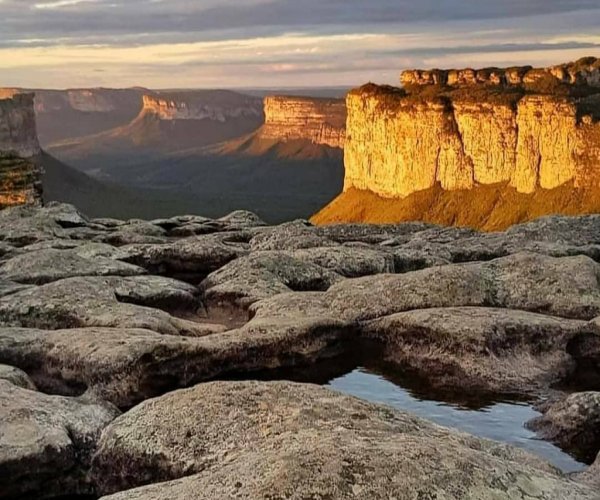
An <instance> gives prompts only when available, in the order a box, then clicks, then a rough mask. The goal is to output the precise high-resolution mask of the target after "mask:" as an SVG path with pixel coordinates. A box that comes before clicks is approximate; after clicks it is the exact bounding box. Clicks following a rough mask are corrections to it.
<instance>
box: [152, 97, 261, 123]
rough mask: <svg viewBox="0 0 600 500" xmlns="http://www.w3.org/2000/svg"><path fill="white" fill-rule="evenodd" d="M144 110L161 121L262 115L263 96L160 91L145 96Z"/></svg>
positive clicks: (214, 119)
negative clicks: (261, 99)
mask: <svg viewBox="0 0 600 500" xmlns="http://www.w3.org/2000/svg"><path fill="white" fill-rule="evenodd" d="M142 113H150V114H155V115H157V116H158V117H159V118H160V119H161V120H212V121H217V122H225V121H227V120H229V119H231V118H241V117H257V118H262V115H263V109H262V103H261V101H260V99H259V98H257V97H251V96H247V95H243V94H237V93H234V92H228V91H197V92H192V91H190V92H170V93H163V92H159V93H156V94H150V95H148V94H146V95H144V97H143V108H142Z"/></svg>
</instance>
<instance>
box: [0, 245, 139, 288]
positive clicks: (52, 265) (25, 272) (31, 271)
mask: <svg viewBox="0 0 600 500" xmlns="http://www.w3.org/2000/svg"><path fill="white" fill-rule="evenodd" d="M87 250H88V252H87V255H86V249H85V247H80V248H75V249H72V250H55V249H48V250H36V251H31V252H27V253H23V254H21V255H18V256H16V257H13V258H12V259H10V260H8V261H6V262H5V263H4V264H2V265H1V266H0V277H2V278H4V279H7V280H12V281H15V282H17V283H24V284H35V285H43V284H45V283H50V282H52V281H57V280H60V279H64V278H73V277H76V276H137V275H141V274H146V270H145V269H142V268H141V267H137V266H134V265H131V264H127V263H125V262H120V261H117V260H114V259H111V258H108V257H104V256H101V255H99V254H97V253H95V252H94V251H93V250H92V249H91V248H89V249H87ZM96 250H98V249H96Z"/></svg>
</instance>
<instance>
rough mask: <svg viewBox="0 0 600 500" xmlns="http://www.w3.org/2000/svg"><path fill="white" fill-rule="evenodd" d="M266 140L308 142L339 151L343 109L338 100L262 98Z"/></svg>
mask: <svg viewBox="0 0 600 500" xmlns="http://www.w3.org/2000/svg"><path fill="white" fill-rule="evenodd" d="M260 135H261V137H262V138H263V139H266V140H280V141H284V142H285V141H290V140H308V141H310V142H312V143H313V144H322V145H325V146H329V147H332V148H343V147H344V140H345V137H346V106H345V104H344V101H343V100H342V99H322V98H311V97H280V96H270V97H267V98H265V125H264V126H263V128H262V129H261V133H260Z"/></svg>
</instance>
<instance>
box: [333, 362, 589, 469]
mask: <svg viewBox="0 0 600 500" xmlns="http://www.w3.org/2000/svg"><path fill="white" fill-rule="evenodd" d="M327 386H328V387H331V388H332V389H335V390H337V391H339V392H343V393H346V394H350V395H352V396H356V397H359V398H362V399H365V400H368V401H371V402H374V403H382V404H386V405H389V406H392V407H394V408H397V409H399V410H405V411H407V412H410V413H413V414H415V415H418V416H420V417H423V418H426V419H428V420H431V421H433V422H435V423H437V424H439V425H443V426H446V427H452V428H455V429H459V430H461V431H464V432H468V433H469V434H473V435H475V436H479V437H484V438H488V439H494V440H496V441H502V442H505V443H509V444H512V445H514V446H518V447H520V448H524V449H526V450H528V451H530V452H532V453H535V454H536V455H538V456H541V457H543V458H545V459H546V460H547V461H548V462H550V463H552V464H553V465H555V466H556V467H558V468H559V469H561V470H562V471H564V472H575V471H580V470H582V469H584V468H585V467H586V465H585V464H583V463H580V462H578V461H577V460H575V459H574V458H573V457H571V456H570V455H568V454H567V453H565V452H563V451H562V450H561V449H560V448H558V447H556V446H554V445H553V444H551V443H548V442H546V441H542V440H540V439H537V438H536V436H535V434H534V433H533V432H531V431H530V430H528V429H527V428H525V423H526V422H528V421H529V420H531V419H532V418H535V417H537V416H539V415H540V414H539V413H538V412H537V411H535V409H534V408H533V407H532V406H531V404H529V403H525V402H518V401H515V402H513V401H501V400H499V401H489V402H486V403H485V404H482V405H478V406H477V407H473V406H471V405H469V406H466V405H464V404H460V403H449V402H443V401H437V400H433V399H427V398H424V397H423V395H422V394H421V393H419V392H415V391H412V390H410V389H408V388H406V387H403V386H402V385H399V383H398V380H397V379H394V382H391V381H390V380H388V379H386V378H385V377H384V376H382V375H378V374H376V373H373V372H371V371H369V370H368V369H365V368H357V369H355V370H353V371H351V372H350V373H348V374H346V375H343V376H340V377H337V378H334V379H333V380H331V381H329V383H328V384H327Z"/></svg>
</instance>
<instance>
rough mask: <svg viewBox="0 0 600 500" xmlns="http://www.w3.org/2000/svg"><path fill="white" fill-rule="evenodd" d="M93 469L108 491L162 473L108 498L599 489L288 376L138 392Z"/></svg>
mask: <svg viewBox="0 0 600 500" xmlns="http://www.w3.org/2000/svg"><path fill="white" fill-rule="evenodd" d="M174 414H176V415H178V416H180V418H177V419H176V420H174V419H173V415H174ZM92 477H93V478H94V480H95V481H96V482H97V484H98V487H99V489H100V491H101V492H104V493H111V492H116V491H122V490H125V489H126V488H131V487H136V486H141V485H144V484H147V483H152V482H154V483H159V482H160V483H161V484H155V485H153V486H147V487H145V488H140V489H139V490H133V491H124V492H123V493H120V494H117V495H114V496H111V497H108V498H110V499H111V500H120V499H125V498H127V499H134V498H140V499H141V498H144V499H166V498H170V499H184V498H186V499H187V498H197V499H213V498H222V497H236V498H248V499H250V498H290V499H298V500H300V499H306V498H336V499H337V498H340V499H345V498H348V499H350V498H358V499H365V500H366V499H389V498H495V499H529V498H532V497H533V498H539V499H557V500H558V499H584V498H590V499H591V498H597V493H596V492H594V491H592V490H591V489H588V488H587V487H585V486H584V485H578V484H577V483H575V482H573V481H571V480H569V479H567V478H565V477H564V476H561V475H560V474H559V473H557V472H556V471H555V470H553V469H552V468H551V467H550V466H548V465H547V464H545V463H544V462H542V461H540V460H539V459H537V458H535V457H533V456H532V455H529V454H528V453H526V452H524V451H521V450H518V449H516V448H512V447H510V446H506V445H501V444H499V443H494V442H491V441H486V440H483V439H477V438H474V437H470V436H468V435H466V434H461V433H458V432H454V431H451V430H448V429H445V428H442V427H438V426H435V425H432V424H429V423H428V422H426V421H424V420H421V419H419V418H416V417H413V416H411V415H409V414H406V413H402V412H398V411H394V410H391V409H390V408H387V407H384V406H377V405H373V404H369V403H366V402H363V401H360V400H358V399H354V398H351V397H347V396H343V395H341V394H337V393H335V392H332V391H330V390H327V389H324V388H320V387H318V386H313V385H302V384H292V383H289V382H274V383H264V382H262V383H261V382H214V383H208V384H201V385H198V386H196V387H194V388H192V389H186V390H182V391H176V392H173V393H170V394H167V395H165V396H163V397H161V398H158V399H154V400H149V401H146V402H144V403H142V404H141V405H139V406H137V407H136V408H134V409H132V410H131V411H129V412H128V413H127V414H125V415H123V416H122V417H119V418H118V419H116V420H115V421H114V422H113V423H112V424H111V425H110V426H109V427H108V428H107V429H106V431H105V432H104V433H103V435H102V438H101V442H100V445H99V448H98V451H97V453H96V454H95V456H94V458H93V466H92ZM182 478H183V479H182ZM177 479H179V480H177ZM163 481H171V482H164V483H163Z"/></svg>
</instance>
